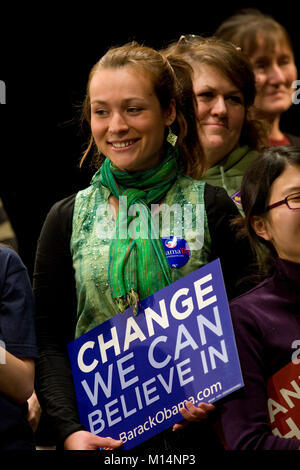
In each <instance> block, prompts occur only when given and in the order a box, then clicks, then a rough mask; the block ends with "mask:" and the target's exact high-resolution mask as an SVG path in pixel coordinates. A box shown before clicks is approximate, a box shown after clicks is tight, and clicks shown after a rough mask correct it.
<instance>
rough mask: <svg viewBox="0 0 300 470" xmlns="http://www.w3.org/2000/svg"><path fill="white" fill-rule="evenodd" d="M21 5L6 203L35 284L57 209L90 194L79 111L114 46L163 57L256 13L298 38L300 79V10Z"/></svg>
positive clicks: (6, 19) (6, 145) (0, 190)
mask: <svg viewBox="0 0 300 470" xmlns="http://www.w3.org/2000/svg"><path fill="white" fill-rule="evenodd" d="M36 5H37V6H34V7H30V6H29V5H23V6H21V7H20V6H17V5H16V4H13V5H12V6H11V7H10V8H9V9H8V8H5V7H1V8H2V10H3V11H2V13H1V29H0V41H1V48H0V51H1V52H0V57H1V60H0V80H3V81H4V82H5V85H6V104H5V105H1V106H0V132H1V139H0V151H1V154H0V155H1V166H0V175H1V180H0V195H1V196H2V198H3V200H4V204H5V206H6V209H7V212H8V214H9V216H10V218H11V221H12V223H13V225H14V228H15V231H16V233H17V237H18V240H19V247H20V248H19V252H20V255H21V257H22V259H23V261H24V262H25V264H26V265H27V267H28V269H29V273H30V275H32V270H33V263H34V253H35V247H36V242H37V238H38V235H39V232H40V230H41V227H42V223H43V221H44V219H45V217H46V214H47V212H48V210H49V208H50V207H51V205H52V204H53V203H54V202H55V201H57V200H59V199H61V198H63V197H66V196H68V195H69V194H72V193H73V192H76V191H78V190H79V189H81V188H84V187H86V186H87V185H88V183H89V181H90V177H91V174H90V171H89V170H88V169H87V168H86V169H85V170H79V168H78V162H79V159H80V155H81V153H82V149H83V145H84V140H83V137H82V136H81V135H80V132H79V124H78V105H79V104H80V102H81V101H82V99H83V97H84V93H85V84H86V81H87V77H88V73H89V70H90V69H91V67H92V66H93V65H94V63H95V62H96V61H97V60H98V59H99V57H100V56H101V55H102V54H103V53H104V52H105V51H106V49H107V48H108V47H110V46H112V45H119V44H122V43H124V42H127V41H129V40H133V39H135V40H137V41H139V42H143V43H145V44H147V45H150V46H153V47H163V46H165V45H166V44H167V43H168V42H169V41H171V40H174V39H176V38H178V37H179V36H180V35H181V34H188V33H194V34H203V33H204V34H212V33H213V32H214V31H215V29H216V28H217V26H218V25H219V24H220V23H221V22H222V21H223V20H224V19H225V18H226V17H227V16H229V15H230V14H232V13H234V12H235V11H236V10H237V9H240V8H245V7H257V8H259V9H260V10H262V11H263V12H266V13H270V14H272V15H273V16H274V17H275V19H277V20H278V21H280V22H281V23H282V24H283V25H284V26H285V27H286V28H287V29H288V31H289V32H290V35H291V37H292V41H293V43H294V48H295V55H296V63H297V66H298V69H299V70H300V68H299V66H300V50H299V48H300V45H299V41H298V30H299V23H298V22H299V12H300V7H299V6H298V7H297V6H296V7H295V6H291V5H290V4H288V5H287V7H288V10H286V11H285V10H283V8H284V5H283V3H282V2H280V4H274V5H268V4H266V3H263V2H260V3H259V2H255V3H254V4H249V3H244V2H236V3H234V2H230V3H229V2H222V3H217V4H215V3H214V2H211V1H209V0H208V1H207V2H191V1H184V2H166V1H163V0H161V1H160V2H156V3H155V2H149V3H145V2H142V1H141V2H140V3H139V4H135V3H133V2H126V3H125V4H119V3H118V2H114V3H111V4H107V3H106V5H103V2H98V3H95V2H93V3H91V4H90V3H89V2H77V3H72V4H71V5H70V6H67V5H66V4H63V3H62V2H61V4H59V5H54V4H53V3H51V4H50V3H49V4H47V3H40V5H42V6H41V7H39V6H38V5H39V4H36ZM299 115H300V106H295V105H294V106H293V107H292V108H291V110H290V111H288V113H286V115H285V117H284V127H285V129H286V130H289V131H290V132H292V133H295V134H297V135H300V132H299V131H298V122H299Z"/></svg>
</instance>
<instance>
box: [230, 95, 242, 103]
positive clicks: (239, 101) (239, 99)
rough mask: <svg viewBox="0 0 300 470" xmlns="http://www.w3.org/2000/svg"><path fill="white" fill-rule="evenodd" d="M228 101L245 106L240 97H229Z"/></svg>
mask: <svg viewBox="0 0 300 470" xmlns="http://www.w3.org/2000/svg"><path fill="white" fill-rule="evenodd" d="M228 99H229V100H230V101H232V102H233V103H236V104H243V100H242V98H241V97H240V96H229V97H228Z"/></svg>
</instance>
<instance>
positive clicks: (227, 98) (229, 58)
mask: <svg viewBox="0 0 300 470" xmlns="http://www.w3.org/2000/svg"><path fill="white" fill-rule="evenodd" d="M164 53H165V54H166V56H168V54H170V53H171V54H174V53H176V54H179V55H180V56H182V57H183V58H184V59H185V60H186V61H187V62H188V63H189V64H190V65H191V66H192V68H193V86H194V92H195V95H196V99H197V111H198V120H199V121H198V134H199V139H200V141H201V144H202V147H203V152H204V159H205V171H204V173H201V174H199V175H197V174H194V176H195V177H201V179H203V180H205V181H207V182H208V183H210V184H213V185H216V186H221V187H223V188H224V189H225V190H226V191H227V193H228V194H229V196H230V197H231V198H232V199H233V200H234V202H235V203H236V204H237V205H238V208H239V209H240V210H241V201H240V187H241V181H242V177H243V174H244V172H245V170H246V168H247V167H248V165H249V164H250V163H251V162H252V161H253V160H254V159H255V158H256V156H257V150H258V148H260V146H261V145H262V143H263V129H262V127H261V126H260V125H259V123H258V122H255V121H253V120H252V119H251V118H250V110H251V106H252V105H253V102H254V99H255V82H254V75H253V72H252V69H251V65H250V63H249V62H248V60H247V58H246V57H245V56H244V55H243V53H242V52H241V51H240V50H238V49H237V48H236V47H235V46H233V45H232V44H230V43H228V42H226V41H223V40H221V39H217V38H214V37H211V38H202V37H200V36H188V37H185V36H182V37H181V38H180V40H179V41H178V42H176V43H173V44H170V45H169V47H168V48H167V49H166V50H165V51H164Z"/></svg>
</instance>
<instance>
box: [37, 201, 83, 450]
mask: <svg viewBox="0 0 300 470" xmlns="http://www.w3.org/2000/svg"><path fill="white" fill-rule="evenodd" d="M74 200H75V196H74V195H73V196H71V197H69V198H66V199H64V200H63V201H60V202H58V203H56V204H55V205H54V206H53V207H52V208H51V210H50V212H49V214H48V216H47V218H46V220H45V223H44V225H43V228H42V231H41V234H40V238H39V241H38V246H37V253H36V260H35V269H34V276H33V289H34V295H35V303H36V334H37V343H38V348H39V357H38V360H37V364H36V385H35V388H36V392H37V395H38V398H39V400H40V403H41V406H42V409H44V410H45V411H46V413H47V415H48V416H49V417H50V419H51V422H52V424H53V428H54V430H55V433H56V438H57V440H58V442H59V443H63V441H64V440H65V439H66V437H67V436H68V435H69V434H71V433H72V432H75V431H78V430H81V429H84V427H83V426H82V425H81V424H80V421H79V417H78V412H77V404H76V397H75V391H74V386H73V380H72V373H71V368H70V364H69V358H68V351H67V344H68V343H69V342H70V341H72V340H73V339H74V331H75V321H76V289H75V281H74V270H73V267H72V257H71V253H70V237H71V233H72V216H73V209H74Z"/></svg>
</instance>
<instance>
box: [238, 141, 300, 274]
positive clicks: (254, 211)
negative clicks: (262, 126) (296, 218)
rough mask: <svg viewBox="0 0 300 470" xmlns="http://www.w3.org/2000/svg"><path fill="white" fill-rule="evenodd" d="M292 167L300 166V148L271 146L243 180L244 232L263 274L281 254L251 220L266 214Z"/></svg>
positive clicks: (266, 272)
mask: <svg viewBox="0 0 300 470" xmlns="http://www.w3.org/2000/svg"><path fill="white" fill-rule="evenodd" d="M288 165H300V147H296V146H282V147H269V148H266V149H265V150H263V151H262V152H261V153H260V155H259V156H258V157H257V159H256V160H255V161H254V162H253V163H252V164H251V165H250V166H249V167H248V169H247V171H246V172H245V174H244V177H243V180H242V185H241V200H242V206H243V211H244V214H245V217H244V218H240V219H239V222H240V225H241V232H242V233H243V234H246V235H247V236H248V237H249V240H250V243H251V246H252V249H253V251H254V253H255V254H256V257H257V261H258V264H259V267H260V270H261V273H262V274H263V275H268V274H270V272H271V271H272V269H273V266H274V261H275V259H276V258H277V253H276V251H275V248H274V247H273V245H272V243H271V242H269V241H266V240H264V239H263V238H261V237H259V236H258V235H257V234H256V233H255V231H254V229H253V227H252V223H251V220H252V217H253V216H255V215H260V216H263V215H264V214H265V213H266V210H267V206H268V203H269V198H270V191H271V186H272V183H273V182H274V181H275V180H276V178H278V177H279V176H280V175H281V173H282V172H283V171H284V169H285V168H286V167H287V166H288Z"/></svg>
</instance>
